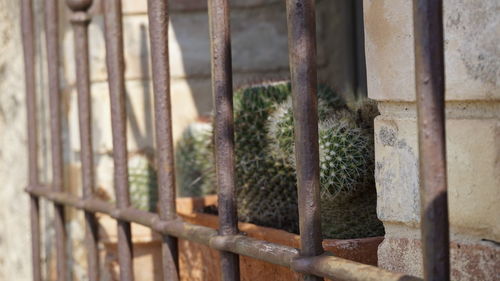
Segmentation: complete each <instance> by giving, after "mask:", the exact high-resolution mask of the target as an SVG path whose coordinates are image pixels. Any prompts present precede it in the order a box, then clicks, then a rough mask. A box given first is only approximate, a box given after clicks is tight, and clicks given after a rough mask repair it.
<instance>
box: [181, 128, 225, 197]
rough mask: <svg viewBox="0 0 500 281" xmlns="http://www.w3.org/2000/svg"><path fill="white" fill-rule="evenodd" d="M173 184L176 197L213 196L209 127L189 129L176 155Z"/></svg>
mask: <svg viewBox="0 0 500 281" xmlns="http://www.w3.org/2000/svg"><path fill="white" fill-rule="evenodd" d="M175 154H176V155H175V160H176V161H175V162H176V163H175V164H176V184H177V194H178V196H179V197H199V196H204V195H208V194H214V193H215V192H216V187H217V185H216V183H215V168H214V155H213V144H212V125H211V124H210V123H203V122H196V123H192V124H191V125H189V126H188V127H187V128H186V130H185V131H184V133H183V134H182V137H181V139H180V140H179V141H178V143H177V148H176V151H175Z"/></svg>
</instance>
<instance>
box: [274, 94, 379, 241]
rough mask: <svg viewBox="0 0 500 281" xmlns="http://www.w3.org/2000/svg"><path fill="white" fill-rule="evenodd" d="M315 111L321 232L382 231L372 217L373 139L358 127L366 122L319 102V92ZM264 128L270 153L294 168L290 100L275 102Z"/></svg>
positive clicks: (338, 235) (339, 234)
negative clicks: (266, 132) (270, 148)
mask: <svg viewBox="0 0 500 281" xmlns="http://www.w3.org/2000/svg"><path fill="white" fill-rule="evenodd" d="M360 108H363V109H364V111H363V113H364V112H368V113H371V112H372V111H370V110H368V109H369V108H368V106H366V108H365V106H362V107H360ZM318 111H319V119H320V124H319V153H320V184H321V200H322V218H323V223H322V224H323V234H324V236H325V237H330V238H356V237H366V236H370V235H373V234H383V227H382V224H381V222H380V221H379V220H378V219H377V217H376V193H375V189H374V184H373V140H372V137H371V133H370V131H369V130H368V128H363V127H362V124H365V123H367V121H366V120H363V119H361V118H359V117H358V115H357V114H355V113H353V112H352V111H350V110H348V109H347V108H335V107H331V106H327V105H325V103H324V101H323V100H322V99H321V96H319V103H318ZM360 112H361V111H360ZM359 116H361V113H359ZM364 116H365V115H363V117H364ZM368 117H370V116H368ZM372 120H373V119H372ZM268 127H269V130H268V132H269V134H270V136H269V139H270V140H271V143H272V144H271V145H272V147H274V149H273V150H272V152H273V154H274V155H277V154H278V156H276V157H280V156H279V155H281V158H283V159H288V162H289V163H290V164H291V165H292V166H293V167H295V157H294V156H295V155H294V142H293V139H294V134H293V130H294V128H293V112H292V106H291V102H290V101H287V102H285V103H283V104H281V105H280V106H279V108H278V110H276V111H275V113H274V114H273V115H271V117H270V118H269V121H268ZM374 195H375V197H374Z"/></svg>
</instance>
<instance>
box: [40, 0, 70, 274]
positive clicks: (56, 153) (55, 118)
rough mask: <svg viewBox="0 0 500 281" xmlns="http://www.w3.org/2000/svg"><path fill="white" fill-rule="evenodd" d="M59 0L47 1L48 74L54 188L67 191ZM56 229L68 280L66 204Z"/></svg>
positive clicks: (57, 210) (60, 266) (60, 270)
mask: <svg viewBox="0 0 500 281" xmlns="http://www.w3.org/2000/svg"><path fill="white" fill-rule="evenodd" d="M58 18H59V17H58V4H57V0H47V1H45V39H46V43H47V45H46V46H47V67H48V69H47V71H48V74H47V77H48V85H49V100H50V134H51V152H52V154H51V155H52V186H53V187H52V188H53V189H54V191H63V177H64V176H63V155H62V154H63V151H62V150H63V147H62V131H61V130H62V128H61V124H62V122H61V93H60V90H59V85H60V83H59V74H60V73H59V31H58V28H59V20H58ZM54 228H55V232H56V260H57V280H59V281H64V280H67V277H68V275H67V274H68V271H67V268H66V230H65V227H64V206H63V205H60V204H54Z"/></svg>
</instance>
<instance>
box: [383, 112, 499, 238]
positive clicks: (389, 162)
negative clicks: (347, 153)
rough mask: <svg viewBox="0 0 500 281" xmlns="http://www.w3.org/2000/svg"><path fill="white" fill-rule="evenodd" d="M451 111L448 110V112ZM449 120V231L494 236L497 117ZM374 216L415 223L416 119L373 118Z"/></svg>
mask: <svg viewBox="0 0 500 281" xmlns="http://www.w3.org/2000/svg"><path fill="white" fill-rule="evenodd" d="M449 115H451V114H449ZM452 117H453V118H449V119H448V120H447V123H446V129H447V131H446V132H447V160H448V198H449V210H450V213H449V216H450V224H451V227H452V229H453V230H455V231H457V232H459V233H464V234H469V235H474V236H478V237H481V238H485V239H492V240H496V241H498V240H500V217H499V216H498V214H500V205H499V204H498V202H499V201H500V189H499V188H498V187H499V186H500V167H499V161H498V159H499V158H500V121H499V119H498V117H496V118H493V117H492V118H483V117H479V116H477V117H475V118H470V119H465V118H463V117H460V114H458V115H457V116H453V115H452ZM375 150H376V155H375V159H376V173H375V178H376V182H377V194H378V206H377V211H378V215H379V218H380V219H381V220H383V221H386V222H397V223H405V224H407V225H411V226H417V225H418V222H419V217H420V211H419V209H420V203H419V192H418V190H419V178H418V146H417V125H416V119H415V118H410V117H401V116H399V117H394V116H392V117H389V116H380V117H378V118H377V119H376V121H375Z"/></svg>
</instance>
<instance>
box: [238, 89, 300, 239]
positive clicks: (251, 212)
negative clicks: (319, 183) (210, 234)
mask: <svg viewBox="0 0 500 281" xmlns="http://www.w3.org/2000/svg"><path fill="white" fill-rule="evenodd" d="M289 95H290V84H289V83H277V84H271V85H265V86H257V87H251V88H246V89H243V90H240V91H237V92H236V93H235V95H234V123H235V151H236V155H235V156H236V188H237V190H236V192H237V203H238V216H239V219H240V220H241V221H245V222H252V223H256V224H259V225H263V226H272V227H276V228H281V229H285V230H288V231H294V232H296V231H297V230H298V221H297V199H296V198H297V190H296V185H295V172H294V169H293V168H292V167H291V166H290V165H289V164H288V163H287V162H286V161H284V160H283V159H275V158H274V157H273V156H272V155H271V154H270V153H269V152H268V144H269V141H268V139H267V137H268V136H267V128H266V122H267V119H268V118H269V116H270V114H272V112H273V111H274V110H275V109H276V106H277V105H278V104H280V103H281V102H283V101H284V100H286V99H287V98H288V96H289Z"/></svg>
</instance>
